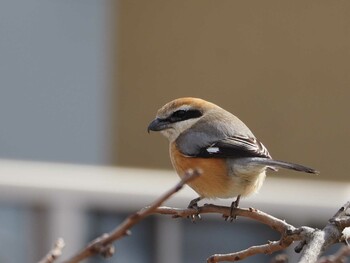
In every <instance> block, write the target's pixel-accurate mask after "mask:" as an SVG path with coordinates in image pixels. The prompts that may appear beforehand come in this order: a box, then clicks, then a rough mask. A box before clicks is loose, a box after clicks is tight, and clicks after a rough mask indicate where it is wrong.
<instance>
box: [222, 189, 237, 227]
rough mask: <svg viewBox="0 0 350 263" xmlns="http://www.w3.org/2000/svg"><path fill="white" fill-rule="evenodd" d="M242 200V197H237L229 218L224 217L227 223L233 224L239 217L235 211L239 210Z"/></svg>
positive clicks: (232, 204)
mask: <svg viewBox="0 0 350 263" xmlns="http://www.w3.org/2000/svg"><path fill="white" fill-rule="evenodd" d="M240 199H241V196H240V195H239V196H237V198H236V200H235V201H233V202H232V203H231V209H230V214H229V216H224V218H225V221H230V222H232V221H233V220H235V219H236V218H237V215H235V214H234V210H235V209H236V208H238V206H239V201H240Z"/></svg>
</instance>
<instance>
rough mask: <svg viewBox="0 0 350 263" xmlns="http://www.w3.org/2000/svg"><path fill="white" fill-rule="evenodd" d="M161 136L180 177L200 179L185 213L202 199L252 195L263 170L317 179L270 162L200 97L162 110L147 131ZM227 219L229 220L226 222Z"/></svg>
mask: <svg viewBox="0 0 350 263" xmlns="http://www.w3.org/2000/svg"><path fill="white" fill-rule="evenodd" d="M147 131H148V133H149V132H150V131H155V132H160V133H161V134H162V135H164V136H165V137H166V138H167V139H168V141H169V154H170V160H171V163H172V165H173V167H174V169H175V171H176V172H177V174H178V175H179V177H180V178H183V177H184V176H185V173H186V171H188V170H199V171H201V175H200V176H199V177H198V178H196V179H195V180H192V181H191V182H189V183H188V185H189V186H190V187H191V188H192V189H193V190H194V191H195V192H196V193H197V194H198V198H195V199H193V200H191V202H190V203H189V206H188V207H189V208H198V202H199V201H200V200H202V199H204V198H208V199H213V198H214V199H216V198H220V199H229V198H235V197H236V200H235V201H233V202H232V204H231V215H232V211H233V209H234V208H237V207H238V206H239V202H240V198H241V196H242V197H246V196H249V195H251V194H254V193H256V192H257V191H258V190H259V189H260V188H261V186H262V184H263V182H264V180H265V177H266V171H267V170H273V171H277V170H278V169H279V168H284V169H291V170H295V171H299V172H305V173H311V174H318V171H316V170H314V169H312V168H309V167H306V166H303V165H300V164H295V163H290V162H285V161H279V160H275V159H272V157H271V155H270V153H269V152H268V150H267V148H266V147H265V146H264V145H263V144H262V143H261V142H260V141H259V140H258V139H257V138H256V137H255V136H254V134H253V133H252V131H251V130H250V129H249V128H248V127H247V126H246V125H245V124H244V123H243V122H242V121H241V120H240V119H239V118H238V117H236V116H235V115H233V114H232V113H230V112H228V111H226V110H224V109H223V108H221V107H219V106H218V105H216V104H214V103H211V102H208V101H205V100H203V99H200V98H192V97H184V98H178V99H175V100H172V101H170V102H168V103H167V104H165V105H164V106H162V107H161V108H160V109H159V110H158V112H157V114H156V117H155V119H154V120H153V121H152V122H151V123H150V124H149V126H148V128H147ZM231 220H232V219H231Z"/></svg>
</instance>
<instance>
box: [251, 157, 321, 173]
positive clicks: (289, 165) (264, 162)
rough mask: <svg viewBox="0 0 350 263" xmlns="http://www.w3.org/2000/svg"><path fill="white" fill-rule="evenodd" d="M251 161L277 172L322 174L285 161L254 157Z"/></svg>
mask: <svg viewBox="0 0 350 263" xmlns="http://www.w3.org/2000/svg"><path fill="white" fill-rule="evenodd" d="M251 161H252V162H254V163H257V164H262V165H266V166H271V169H273V170H275V169H274V168H284V169H290V170H294V171H298V172H304V173H311V174H319V173H320V172H319V171H316V170H315V169H312V168H309V167H306V166H304V165H300V164H295V163H289V162H285V161H278V160H273V159H267V158H260V157H253V158H251Z"/></svg>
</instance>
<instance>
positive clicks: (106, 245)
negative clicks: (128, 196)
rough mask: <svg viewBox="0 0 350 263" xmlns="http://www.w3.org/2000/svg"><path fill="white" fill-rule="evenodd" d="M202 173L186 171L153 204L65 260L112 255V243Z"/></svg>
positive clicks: (72, 260) (73, 260) (69, 262)
mask: <svg viewBox="0 0 350 263" xmlns="http://www.w3.org/2000/svg"><path fill="white" fill-rule="evenodd" d="M199 175H200V172H199V171H197V170H189V171H187V172H186V173H185V176H184V177H183V178H182V179H181V181H180V182H179V183H177V184H176V185H175V186H174V187H172V188H171V189H170V190H169V191H167V192H166V193H165V194H163V195H162V196H161V197H159V198H158V199H157V200H156V201H155V202H154V203H153V204H152V205H150V206H148V207H146V208H144V209H141V210H140V211H138V212H136V213H134V214H132V215H130V216H128V217H127V218H126V219H125V220H124V221H123V222H122V223H121V224H120V225H119V226H118V227H116V228H115V229H114V230H113V231H111V232H110V233H108V234H104V235H102V236H101V237H99V238H97V239H95V240H94V241H93V242H92V243H90V244H89V245H88V246H87V247H85V248H84V249H83V250H81V251H80V252H79V253H78V254H76V255H75V256H73V257H72V258H71V259H69V260H67V261H65V262H66V263H76V262H80V261H82V260H83V259H86V258H88V257H90V256H92V255H95V254H102V255H105V256H111V254H113V252H114V248H113V246H112V243H113V242H114V241H116V240H118V239H120V238H122V237H124V236H126V235H129V234H130V228H132V227H133V226H134V225H136V224H137V223H139V222H140V221H141V220H142V219H144V218H145V217H147V216H149V215H151V214H154V211H155V210H156V209H157V208H158V207H159V206H160V205H161V204H163V203H164V202H165V201H166V200H168V199H169V198H170V197H171V196H172V195H173V194H175V193H176V192H178V191H179V190H180V189H181V188H182V187H183V186H184V185H185V184H186V183H188V182H190V181H192V180H193V179H195V178H197V177H198V176H199Z"/></svg>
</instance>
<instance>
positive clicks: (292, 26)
mask: <svg viewBox="0 0 350 263" xmlns="http://www.w3.org/2000/svg"><path fill="white" fill-rule="evenodd" d="M349 10H350V2H348V1H323V0H322V1H301V0H298V1H291V2H286V1H277V0H276V1H258V0H253V1H229V0H227V1H225V0H224V1H209V0H190V1H178V0H177V1H160V0H157V1H156V0H154V1H153V0H152V1H130V0H129V1H126V0H74V1H73V0H63V1H62V0H60V1H58V0H46V1H42V0H30V1H26V0H2V1H1V2H0V58H1V60H0V92H1V96H0V123H1V129H0V158H1V159H0V189H1V190H0V262H10V263H11V262H36V261H38V260H39V259H40V258H41V257H42V256H43V255H44V254H45V253H46V252H47V251H48V250H49V248H50V247H51V246H52V244H53V243H54V242H55V240H56V239H57V238H58V237H63V238H64V239H65V241H66V243H67V247H66V248H65V250H64V256H63V258H67V257H69V256H70V255H72V254H73V253H75V252H77V251H78V250H79V249H80V248H82V247H83V246H84V245H85V244H86V243H87V242H88V241H89V240H91V239H93V238H95V237H97V236H98V235H100V234H102V233H104V232H108V231H110V230H112V229H113V228H114V227H115V226H116V225H117V224H118V223H119V222H121V220H123V219H124V218H125V216H126V215H127V214H129V213H131V212H132V211H135V210H137V209H139V208H141V207H144V206H146V205H148V204H149V203H150V202H151V201H152V200H154V199H155V198H156V197H157V196H159V195H160V194H161V193H162V192H164V191H165V190H166V189H168V188H169V187H171V186H172V185H173V184H175V183H176V182H177V180H178V179H177V176H176V175H175V173H174V172H173V171H172V170H171V164H170V161H169V158H168V143H167V141H166V140H165V139H164V138H162V137H161V136H160V135H159V134H151V135H149V134H147V132H146V128H147V126H148V124H149V122H150V121H151V120H152V119H153V118H154V116H155V113H156V111H157V109H158V108H159V107H160V106H162V105H163V104H165V103H166V102H168V101H170V100H172V99H175V98H178V97H184V96H195V97H201V98H203V99H206V100H209V101H212V102H214V103H216V104H218V105H220V106H222V107H223V108H225V109H227V110H228V111H230V112H232V113H234V114H235V115H237V116H239V117H240V118H241V119H242V120H243V121H244V122H245V123H246V124H247V125H248V126H249V127H250V128H251V129H252V131H253V132H254V134H255V135H256V136H257V137H258V138H259V139H260V140H261V141H262V142H263V143H264V144H265V145H266V146H267V148H268V149H269V151H270V153H271V154H272V156H274V157H275V158H276V159H282V160H288V161H292V162H297V163H301V164H305V165H308V166H311V167H314V168H316V169H318V170H320V171H321V174H320V175H318V176H311V175H307V174H298V173H293V172H288V171H282V172H280V173H279V174H271V175H270V176H269V178H268V179H267V182H266V183H265V185H264V186H263V188H262V190H261V191H260V193H259V194H258V195H255V196H253V197H251V198H248V199H245V200H243V201H242V202H241V206H243V207H247V206H254V207H256V208H258V209H262V210H264V211H265V212H268V213H273V214H274V215H276V216H279V217H281V218H285V219H286V220H287V221H288V222H290V223H294V224H297V225H310V226H313V227H317V226H318V227H322V226H323V225H324V224H325V223H326V222H327V219H328V218H330V217H331V216H332V215H333V213H334V212H335V211H336V210H337V209H338V208H339V207H340V206H341V205H343V204H344V203H345V202H346V201H347V200H349V197H350V180H349V175H348V171H349V161H348V155H349V154H348V149H349V148H350V139H349V134H350V118H349V98H350V89H349V84H350V74H349V68H350V16H349V15H348V14H349ZM194 197H196V194H195V193H194V192H193V191H192V190H190V189H188V188H187V189H185V190H184V191H182V192H181V193H179V194H178V195H177V196H175V197H174V198H173V199H172V200H171V201H169V202H168V203H167V204H169V205H176V206H181V207H184V206H186V205H187V204H188V202H189V200H191V199H192V198H194ZM230 201H231V200H226V201H219V200H216V201H215V202H216V203H220V202H223V203H224V204H229V203H230ZM132 231H133V235H132V236H131V237H127V238H125V239H123V240H122V241H120V242H118V243H117V254H116V255H115V256H114V257H113V258H112V259H111V260H109V262H157V263H160V262H167V263H177V262H184V263H187V262H204V261H205V259H206V258H207V257H208V256H210V255H211V254H213V253H225V252H233V251H237V250H240V249H244V248H246V247H248V246H251V245H256V244H262V243H265V242H266V240H273V239H276V238H278V236H277V235H276V233H274V232H273V231H271V230H270V229H269V228H267V227H265V226H262V225H259V224H255V223H254V222H251V221H247V220H244V219H240V218H239V219H238V220H237V222H235V223H233V224H229V223H225V222H222V219H221V218H219V217H218V216H209V217H208V216H205V217H204V219H203V220H202V221H200V222H198V223H197V224H195V225H194V224H191V223H190V222H188V221H186V220H174V219H170V218H166V217H164V216H163V217H157V216H154V217H150V218H149V219H147V220H146V221H144V222H142V223H141V224H139V225H137V226H136V227H135V228H134V229H133V230H132ZM213 237H214V238H213ZM287 253H289V254H290V256H291V257H292V258H293V257H294V258H295V255H294V254H293V251H292V250H290V251H288V252H287ZM89 262H105V261H104V260H103V259H101V258H99V257H95V258H93V259H91V260H90V261H89ZM245 262H269V256H256V257H252V258H251V259H248V260H246V261H245Z"/></svg>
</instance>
